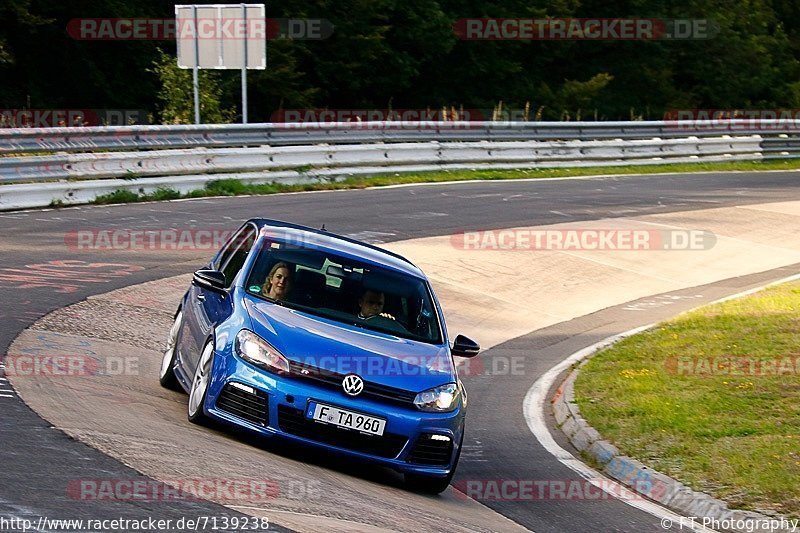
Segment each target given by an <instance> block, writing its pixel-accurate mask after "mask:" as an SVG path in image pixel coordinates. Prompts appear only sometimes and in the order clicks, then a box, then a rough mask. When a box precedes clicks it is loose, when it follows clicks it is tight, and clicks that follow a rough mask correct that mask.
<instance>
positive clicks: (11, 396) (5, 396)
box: [0, 394, 14, 398]
mask: <svg viewBox="0 0 800 533" xmlns="http://www.w3.org/2000/svg"><path fill="white" fill-rule="evenodd" d="M13 397H14V395H13V394H0V398H13Z"/></svg>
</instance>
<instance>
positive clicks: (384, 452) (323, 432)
mask: <svg viewBox="0 0 800 533" xmlns="http://www.w3.org/2000/svg"><path fill="white" fill-rule="evenodd" d="M278 425H279V426H280V428H281V430H282V431H285V432H286V433H291V434H292V435H297V436H298V437H304V438H307V439H310V440H314V441H317V442H322V443H325V444H329V445H331V446H336V447H337V448H345V449H348V450H353V451H357V452H361V453H366V454H369V455H377V456H378V457H384V458H392V457H397V455H398V454H399V453H400V451H401V450H402V449H403V446H405V445H406V442H407V441H408V439H407V438H405V437H404V436H402V435H395V434H394V433H384V434H383V436H381V437H379V436H377V435H365V434H363V433H359V432H357V431H354V430H350V429H342V428H338V427H336V426H331V425H328V424H322V423H320V422H314V421H313V420H309V419H307V418H306V417H305V412H304V411H303V410H302V409H295V408H293V407H289V406H287V405H279V406H278Z"/></svg>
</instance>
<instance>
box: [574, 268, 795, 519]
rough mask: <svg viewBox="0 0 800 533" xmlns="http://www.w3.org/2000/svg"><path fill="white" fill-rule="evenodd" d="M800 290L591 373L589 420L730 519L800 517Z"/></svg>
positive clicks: (585, 411) (706, 321)
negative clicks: (747, 514)
mask: <svg viewBox="0 0 800 533" xmlns="http://www.w3.org/2000/svg"><path fill="white" fill-rule="evenodd" d="M799 317H800V285H799V284H798V283H797V282H794V283H789V284H785V285H779V286H775V287H771V288H768V289H766V290H764V291H762V292H759V293H757V294H755V295H751V296H748V297H744V298H739V299H735V300H730V301H728V302H723V303H719V304H714V305H711V306H708V307H704V308H700V309H697V310H695V311H691V312H689V313H685V314H683V315H680V316H679V317H677V318H675V319H673V320H671V321H669V322H666V323H664V324H661V325H659V326H658V327H656V328H654V329H652V330H649V331H647V332H644V333H641V334H639V335H634V336H632V337H628V338H627V339H625V340H623V341H620V342H619V343H618V344H616V345H615V346H613V347H611V348H609V349H607V350H604V351H602V352H600V353H599V354H597V355H596V356H594V357H593V358H592V359H590V360H589V361H588V363H587V364H586V365H585V366H584V367H582V369H581V371H580V373H579V374H578V379H577V381H576V383H575V397H576V399H577V402H578V404H579V406H580V409H581V414H582V415H583V416H584V418H586V420H587V421H588V422H589V423H590V424H591V425H592V426H594V427H595V428H597V430H598V431H599V432H600V434H601V435H603V437H604V438H608V439H609V440H611V441H612V442H613V443H614V444H615V445H616V446H617V447H618V448H619V449H620V450H621V451H622V453H623V454H625V455H630V456H632V457H635V458H638V459H640V460H641V461H642V462H644V463H645V464H647V465H648V466H650V467H652V468H654V469H656V470H660V471H663V472H665V473H666V474H668V475H671V476H673V477H677V478H678V479H679V480H681V481H682V482H684V483H687V484H689V485H690V486H692V487H693V488H695V489H697V490H702V491H705V492H711V493H713V494H715V495H716V496H718V497H720V498H722V499H724V500H726V501H728V502H729V503H730V504H731V507H735V508H744V509H771V510H773V511H776V512H779V513H784V514H790V515H794V516H795V517H797V516H798V507H797V502H798V501H799V500H798V499H800V461H798V457H797V453H796V452H797V449H798V438H800V437H798V435H797V427H798V426H799V425H800V409H798V407H797V406H798V401H799V400H800V375H798V372H797V368H796V361H797V359H798V358H797V351H796V348H797V336H798V332H799V329H800V327H799V326H798V324H800V322H799V321H798V318H799Z"/></svg>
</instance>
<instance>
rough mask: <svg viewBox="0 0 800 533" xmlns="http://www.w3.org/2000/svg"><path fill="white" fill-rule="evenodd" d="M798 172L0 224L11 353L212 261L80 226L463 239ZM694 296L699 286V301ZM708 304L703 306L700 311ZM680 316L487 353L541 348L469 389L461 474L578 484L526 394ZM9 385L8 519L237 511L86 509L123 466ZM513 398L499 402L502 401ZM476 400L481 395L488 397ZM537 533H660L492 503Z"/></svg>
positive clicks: (798, 192) (736, 196)
mask: <svg viewBox="0 0 800 533" xmlns="http://www.w3.org/2000/svg"><path fill="white" fill-rule="evenodd" d="M797 177H798V174H797V173H795V172H786V173H782V172H781V173H760V174H749V173H732V174H704V175H662V176H625V177H616V178H613V177H611V178H595V179H581V180H552V181H550V180H548V181H541V180H540V181H516V182H503V183H499V182H470V183H464V184H436V185H428V186H418V187H395V188H384V189H370V190H361V191H343V192H330V193H312V194H289V195H276V196H266V197H250V198H221V199H203V200H193V201H184V202H170V203H150V204H133V205H126V206H113V207H84V208H71V209H61V210H52V211H34V212H26V213H8V214H3V215H0V235H2V238H0V302H2V306H0V350H1V351H2V353H5V352H6V351H7V349H8V346H9V344H10V342H11V341H12V340H13V339H14V338H15V337H16V336H17V335H18V334H19V333H20V332H21V331H22V329H24V328H25V327H27V326H28V325H30V324H31V323H32V322H34V321H35V320H36V319H37V318H39V317H41V316H43V315H44V314H46V313H47V312H49V311H52V310H54V309H57V308H61V307H64V306H66V305H69V304H72V303H76V302H78V301H80V300H82V299H84V298H86V297H87V296H89V295H92V294H97V293H102V292H106V291H109V290H111V289H114V288H119V287H123V286H127V285H131V284H135V283H140V282H143V281H148V280H153V279H159V278H163V277H167V276H171V275H174V274H179V273H185V272H188V271H191V270H192V269H193V268H195V267H196V266H198V265H199V264H201V263H202V262H203V261H204V260H206V259H207V257H208V256H209V255H210V254H209V253H208V252H197V251H193V252H183V253H179V254H176V253H174V252H171V253H154V252H148V253H146V254H142V253H137V252H135V251H115V252H108V251H98V250H76V249H73V248H71V247H69V246H67V244H66V243H65V236H66V235H68V234H69V233H70V232H72V231H77V230H85V229H110V228H135V229H155V230H160V229H171V228H172V229H186V228H203V229H208V228H210V227H219V228H220V229H233V228H234V227H236V226H238V225H239V223H240V222H241V221H242V220H244V219H246V218H249V217H253V216H266V217H271V218H278V219H283V220H289V221H293V222H298V223H303V224H307V225H311V226H321V225H322V224H323V223H324V224H325V225H326V227H327V228H328V229H330V230H332V231H335V232H337V233H343V234H351V235H354V236H357V237H361V238H363V239H365V240H372V241H374V242H381V241H383V242H389V241H396V240H403V239H410V238H418V237H425V236H434V235H448V234H453V233H458V232H459V231H463V230H477V229H498V228H504V227H515V226H532V225H545V224H552V223H563V222H570V221H580V220H595V219H601V218H614V217H624V216H631V215H641V214H648V213H664V212H670V211H690V210H693V209H705V208H708V207H723V206H730V205H745V204H753V203H764V202H777V201H785V200H793V199H798V197H800V187H798V185H797ZM788 273H792V271H791V269H785V270H784V271H782V272H771V273H765V274H762V275H756V276H748V277H742V278H737V279H736V280H732V281H730V282H722V283H719V284H714V285H713V286H709V287H705V288H703V291H702V294H703V301H705V300H706V299H713V298H714V297H716V296H721V295H724V294H730V293H733V292H738V291H739V290H741V289H742V288H748V287H750V286H754V285H758V284H760V282H761V281H768V280H770V279H776V278H780V277H782V276H784V275H786V274H788ZM692 292H694V289H693V291H692ZM698 303H702V301H700V302H698V301H697V300H695V301H693V302H692V303H691V305H697V304H698ZM682 305H687V306H688V305H690V304H689V303H686V304H680V305H678V306H671V307H670V308H666V309H664V308H662V309H652V310H649V311H647V312H643V313H641V314H638V315H635V317H631V315H630V314H627V315H626V314H621V313H619V312H618V310H615V309H614V308H612V309H608V310H604V311H601V312H599V313H595V314H594V315H589V316H587V317H582V318H580V319H576V320H573V321H570V322H567V323H564V324H559V325H556V326H552V327H550V328H546V329H544V330H539V331H537V332H534V333H531V334H530V335H527V336H524V337H521V338H517V339H514V340H512V341H509V342H507V343H504V344H502V345H499V346H496V347H494V348H492V349H491V350H488V351H487V352H486V353H484V354H483V356H482V357H483V358H485V359H490V358H492V357H495V356H496V355H498V354H499V355H503V354H524V355H525V356H526V357H528V358H530V357H531V354H533V353H535V360H531V362H530V364H531V365H533V366H532V367H530V368H527V371H526V375H525V376H523V377H522V378H524V379H522V378H520V376H517V377H516V378H514V379H513V382H512V380H511V379H510V378H509V379H507V380H506V381H503V382H500V381H498V379H494V380H493V379H491V378H490V377H488V376H481V377H473V378H469V381H468V382H467V385H468V387H469V390H470V393H471V399H474V400H475V401H473V402H471V407H470V409H471V411H470V415H469V416H470V420H469V426H468V428H469V430H468V431H469V438H470V439H471V441H470V443H469V446H470V448H469V452H468V453H465V456H464V459H463V460H462V464H461V466H460V468H459V472H458V476H457V480H456V483H457V484H458V482H459V480H464V479H473V480H474V479H485V480H490V479H552V480H556V479H572V478H574V477H575V476H574V474H572V473H571V472H570V471H567V470H566V469H565V467H563V466H562V465H561V464H560V463H558V462H557V461H555V459H553V458H552V457H551V456H549V455H548V454H547V453H546V452H545V451H544V450H543V449H541V448H540V447H539V446H538V444H536V443H535V440H534V439H533V436H532V435H531V434H530V432H529V431H528V430H527V427H526V425H525V421H524V419H523V417H522V413H521V408H520V405H521V398H522V396H524V393H525V391H526V390H527V387H529V386H530V384H531V383H533V381H535V380H536V377H537V376H538V375H540V374H541V372H544V371H545V370H547V369H548V368H550V367H551V366H553V364H555V362H557V361H559V360H561V359H563V357H565V356H566V355H568V354H569V353H571V352H573V351H576V350H577V349H580V348H582V347H584V346H587V345H589V344H592V343H593V342H596V341H597V340H599V339H600V338H603V337H606V336H608V335H611V334H614V333H618V332H620V331H624V330H626V329H630V327H632V326H635V325H640V324H642V323H646V322H652V321H653V320H657V319H659V318H665V317H666V316H668V315H671V314H674V313H675V312H676V311H678V310H680V309H681V306H682ZM3 383H4V382H3V381H0V409H2V413H3V416H2V417H0V449H2V452H3V455H2V468H0V516H16V517H34V518H38V517H40V516H46V517H56V518H58V517H69V518H101V517H109V518H112V517H113V518H116V517H130V518H137V519H142V518H146V517H148V516H156V517H158V518H173V519H177V518H183V517H187V516H189V517H191V516H195V515H196V516H209V515H214V516H222V515H231V514H235V513H232V512H231V511H229V510H228V509H226V508H224V507H221V506H218V505H214V504H208V503H204V502H165V501H160V502H136V503H129V502H127V503H126V502H109V501H98V502H92V501H76V500H74V499H71V498H70V497H69V496H68V494H67V491H66V490H65V487H66V486H67V485H68V484H69V481H70V480H74V479H79V478H112V477H119V478H126V477H131V476H133V475H135V473H134V472H132V471H131V470H130V469H128V468H127V467H125V466H124V465H122V464H120V463H118V462H116V461H114V460H112V459H110V458H108V457H106V456H105V455H103V454H101V453H100V452H97V451H95V450H93V449H91V448H89V447H87V446H85V445H82V444H80V443H77V442H74V441H72V440H70V439H68V438H67V437H66V436H65V435H64V434H63V433H61V432H59V431H57V430H55V429H52V428H50V426H49V424H47V422H45V421H43V420H42V419H41V418H39V417H38V416H37V415H36V414H35V413H33V412H32V411H30V410H29V409H28V408H27V407H26V406H25V405H24V404H23V403H22V402H21V401H20V400H19V399H18V398H16V397H15V395H14V394H13V392H11V393H8V392H2V391H4V390H8V389H9V387H8V386H4V385H3ZM499 390H502V391H503V394H502V395H500V394H498V393H497V391H499ZM478 398H480V399H481V400H480V401H479V400H478ZM483 503H485V504H486V505H488V506H489V507H492V508H494V509H496V510H498V511H499V512H501V513H502V514H504V515H506V516H508V517H510V518H512V519H513V520H515V521H517V522H518V523H520V524H522V525H524V526H526V527H529V528H531V529H534V530H536V531H587V530H603V531H660V530H662V529H661V528H660V526H659V523H658V520H657V519H656V518H654V517H652V516H650V515H646V514H644V513H642V512H640V511H637V510H635V509H633V508H631V507H629V506H626V505H624V504H622V503H620V502H618V501H603V502H586V501H546V502H497V501H490V500H487V501H484V502H483Z"/></svg>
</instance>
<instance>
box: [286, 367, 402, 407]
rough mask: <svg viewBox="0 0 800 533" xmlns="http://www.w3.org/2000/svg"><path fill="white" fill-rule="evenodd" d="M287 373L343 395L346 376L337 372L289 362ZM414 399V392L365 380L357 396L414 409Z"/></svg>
mask: <svg viewBox="0 0 800 533" xmlns="http://www.w3.org/2000/svg"><path fill="white" fill-rule="evenodd" d="M289 372H290V373H291V375H292V376H293V377H295V378H301V379H305V380H308V381H313V382H314V383H316V384H317V385H321V386H323V387H325V388H328V389H331V390H338V391H341V392H342V394H344V391H342V380H343V379H344V377H345V375H346V374H339V373H337V372H331V371H330V370H324V369H322V368H318V367H314V366H310V365H304V364H302V363H296V362H293V361H291V362H289ZM416 397H417V393H416V392H413V391H408V390H405V389H398V388H395V387H389V386H387V385H380V384H378V383H375V382H372V381H367V380H364V391H363V392H362V393H361V394H360V395H359V398H369V399H371V400H376V401H379V402H388V403H393V404H397V405H403V406H405V407H414V398H416Z"/></svg>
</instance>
